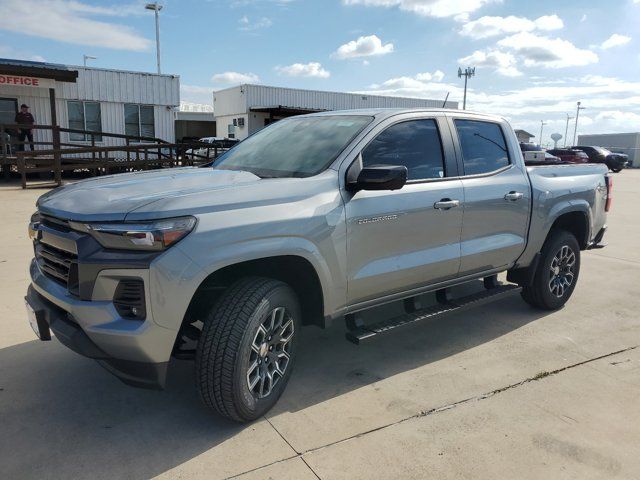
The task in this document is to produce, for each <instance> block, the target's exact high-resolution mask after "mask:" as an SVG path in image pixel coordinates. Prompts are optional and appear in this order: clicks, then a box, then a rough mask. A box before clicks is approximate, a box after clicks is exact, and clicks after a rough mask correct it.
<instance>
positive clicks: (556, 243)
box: [536, 230, 580, 309]
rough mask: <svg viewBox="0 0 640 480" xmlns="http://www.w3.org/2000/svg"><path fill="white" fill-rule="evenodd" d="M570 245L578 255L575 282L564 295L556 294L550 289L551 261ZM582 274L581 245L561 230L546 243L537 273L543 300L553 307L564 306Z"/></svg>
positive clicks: (574, 272) (537, 282)
mask: <svg viewBox="0 0 640 480" xmlns="http://www.w3.org/2000/svg"><path fill="white" fill-rule="evenodd" d="M563 246H568V247H569V248H571V250H573V253H574V254H575V256H576V261H575V266H574V269H573V274H574V277H573V282H572V283H571V286H570V287H569V288H568V289H567V290H566V291H565V293H564V295H562V297H557V296H555V295H554V294H553V293H552V292H551V290H550V289H549V269H550V267H551V262H552V261H553V258H554V257H555V256H556V254H557V253H558V251H559V250H560V249H561V248H562V247H563ZM579 275H580V245H579V244H578V241H577V240H576V238H575V237H574V236H573V235H572V234H570V233H568V232H565V231H563V230H559V231H558V232H557V233H555V234H554V235H553V237H552V238H551V239H550V242H549V243H548V244H547V245H545V248H544V250H543V255H542V259H541V262H540V269H539V271H538V274H537V275H536V288H537V289H539V290H538V291H539V295H540V297H541V300H542V302H543V303H544V304H545V305H546V306H547V307H548V308H551V309H556V308H560V307H562V306H563V305H564V304H565V303H566V302H567V301H568V300H569V298H570V297H571V295H572V294H573V291H574V289H575V288H576V284H577V283H578V277H579Z"/></svg>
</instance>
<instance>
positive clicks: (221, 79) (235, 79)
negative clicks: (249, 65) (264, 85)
mask: <svg viewBox="0 0 640 480" xmlns="http://www.w3.org/2000/svg"><path fill="white" fill-rule="evenodd" d="M211 81H212V82H214V83H223V84H240V83H257V82H259V81H260V78H259V77H258V76H257V75H256V74H255V73H240V72H224V73H216V74H215V75H214V76H213V77H211Z"/></svg>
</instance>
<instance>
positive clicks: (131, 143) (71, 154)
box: [0, 124, 228, 188]
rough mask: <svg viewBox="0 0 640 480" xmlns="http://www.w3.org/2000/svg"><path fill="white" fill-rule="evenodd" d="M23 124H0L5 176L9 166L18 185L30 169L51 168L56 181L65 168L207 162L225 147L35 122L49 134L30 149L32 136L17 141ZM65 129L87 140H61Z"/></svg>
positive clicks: (98, 170) (103, 170)
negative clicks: (108, 142) (109, 141)
mask: <svg viewBox="0 0 640 480" xmlns="http://www.w3.org/2000/svg"><path fill="white" fill-rule="evenodd" d="M21 128H24V125H16V124H5V125H0V166H1V167H2V170H3V172H4V177H5V178H9V177H10V175H11V173H12V172H15V173H17V174H18V175H19V176H20V178H21V181H22V188H26V187H27V179H28V175H29V174H32V173H34V174H35V173H46V172H49V173H51V172H53V180H54V182H55V183H56V184H57V185H60V184H61V183H62V174H63V172H69V171H85V172H88V173H90V174H92V175H102V174H109V173H117V172H125V171H133V170H147V169H153V168H172V167H176V166H197V165H202V164H205V163H208V162H211V161H212V160H213V159H215V158H216V157H217V156H218V155H220V154H221V153H223V152H225V151H226V150H228V148H226V147H224V146H217V145H212V144H209V143H203V142H197V141H196V142H188V143H169V142H167V141H165V140H162V139H160V138H154V137H146V136H138V135H124V134H119V133H110V132H95V131H89V130H78V129H73V128H64V127H59V126H55V125H54V126H51V125H33V126H32V131H33V132H37V131H44V132H50V134H47V136H48V137H50V140H46V141H42V140H40V141H37V142H33V144H31V145H33V146H34V147H35V149H34V150H33V151H31V150H25V149H26V148H27V146H28V145H30V142H28V141H24V142H20V141H18V138H17V135H16V133H17V131H18V130H19V129H21ZM65 133H66V134H77V135H83V136H84V138H85V139H86V140H84V141H72V140H69V141H66V142H63V141H62V140H61V134H65ZM42 136H43V135H40V137H42ZM105 138H110V139H116V141H117V142H118V144H117V145H104V146H103V145H102V143H104V139H105ZM99 139H100V141H99ZM120 142H121V143H120ZM196 150H197V151H196ZM29 176H30V175H29Z"/></svg>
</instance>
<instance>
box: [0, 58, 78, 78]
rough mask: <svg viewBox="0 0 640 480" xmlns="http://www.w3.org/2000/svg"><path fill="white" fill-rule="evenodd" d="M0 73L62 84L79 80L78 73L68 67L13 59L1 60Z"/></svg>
mask: <svg viewBox="0 0 640 480" xmlns="http://www.w3.org/2000/svg"><path fill="white" fill-rule="evenodd" d="M0 73H2V74H4V75H24V76H31V77H40V78H51V79H53V80H58V81H60V82H75V81H76V79H77V78H78V71H77V70H74V69H72V68H70V67H68V66H67V65H60V64H57V63H47V62H32V61H30V60H16V59H11V58H0Z"/></svg>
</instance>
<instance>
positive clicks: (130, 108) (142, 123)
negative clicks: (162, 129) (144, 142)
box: [124, 103, 156, 138]
mask: <svg viewBox="0 0 640 480" xmlns="http://www.w3.org/2000/svg"><path fill="white" fill-rule="evenodd" d="M124 133H126V134H127V135H132V136H134V137H152V138H155V136H156V128H155V119H154V115H153V106H151V105H135V104H132V103H127V104H125V106H124Z"/></svg>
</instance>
